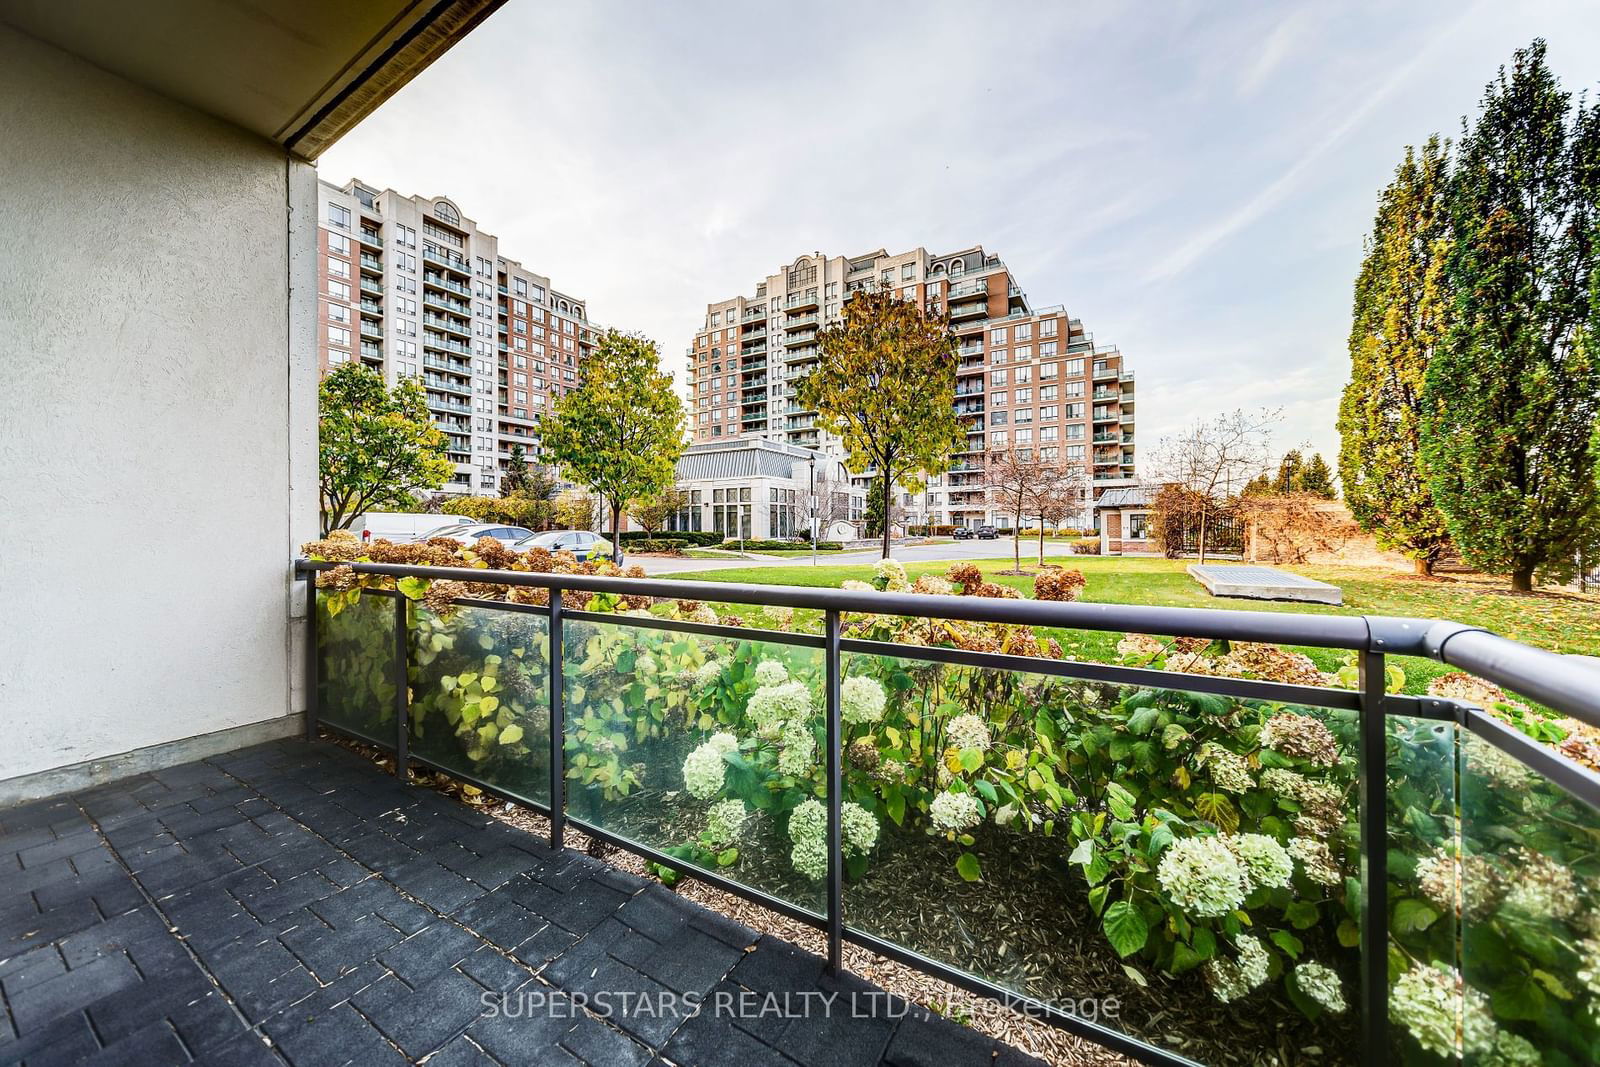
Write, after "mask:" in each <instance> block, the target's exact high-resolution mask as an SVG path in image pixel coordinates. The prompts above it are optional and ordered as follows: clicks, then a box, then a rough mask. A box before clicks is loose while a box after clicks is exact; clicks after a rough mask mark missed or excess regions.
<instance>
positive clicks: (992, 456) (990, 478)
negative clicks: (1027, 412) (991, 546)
mask: <svg viewBox="0 0 1600 1067" xmlns="http://www.w3.org/2000/svg"><path fill="white" fill-rule="evenodd" d="M1057 467H1058V465H1057V464H1056V463H1054V462H1048V461H1045V460H1041V459H1040V458H1039V457H1038V455H1037V454H1036V453H1035V452H1034V451H1033V449H1031V448H1015V447H1013V448H1008V449H1006V450H1004V451H991V452H989V453H987V454H986V457H985V461H984V478H985V480H986V481H987V482H988V486H989V503H990V504H991V505H992V506H994V507H996V508H999V509H1001V510H1002V511H1003V512H1009V513H1010V514H1011V515H1013V516H1015V517H1016V520H1017V521H1016V523H1015V524H1014V525H1013V526H1012V528H1011V549H1012V556H1013V558H1014V562H1015V566H1014V569H1015V570H1018V571H1020V570H1021V569H1022V520H1023V518H1024V517H1025V516H1028V515H1033V514H1035V513H1036V503H1037V500H1038V498H1039V494H1040V493H1042V492H1045V491H1047V490H1048V488H1049V487H1050V486H1051V485H1052V484H1053V483H1054V480H1055V477H1056V473H1055V472H1056V470H1057ZM1040 551H1041V553H1042V552H1043V548H1042V546H1041V548H1040Z"/></svg>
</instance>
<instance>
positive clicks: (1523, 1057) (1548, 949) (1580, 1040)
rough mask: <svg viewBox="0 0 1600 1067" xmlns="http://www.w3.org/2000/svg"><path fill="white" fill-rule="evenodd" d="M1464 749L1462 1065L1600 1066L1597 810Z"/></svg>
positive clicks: (1502, 761)
mask: <svg viewBox="0 0 1600 1067" xmlns="http://www.w3.org/2000/svg"><path fill="white" fill-rule="evenodd" d="M1462 751H1463V756H1464V759H1463V762H1462V771H1461V823H1462V857H1461V877H1460V901H1461V913H1462V920H1463V933H1462V977H1463V979H1464V983H1463V989H1462V998H1463V1003H1462V1027H1461V1031H1460V1033H1461V1042H1462V1050H1463V1053H1464V1060H1465V1062H1466V1063H1468V1064H1549V1065H1552V1067H1568V1065H1576V1064H1592V1063H1597V1062H1600V810H1597V809H1596V808H1594V807H1591V806H1590V805H1589V804H1588V803H1585V802H1584V801H1582V800H1579V799H1578V798H1577V797H1575V796H1573V795H1572V794H1570V793H1568V792H1567V790H1566V789H1565V788H1563V787H1562V786H1561V785H1559V784H1557V783H1556V782H1554V781H1551V780H1550V779H1548V778H1546V777H1543V776H1542V775H1539V774H1536V773H1534V772H1532V771H1530V770H1528V769H1527V767H1526V766H1525V765H1523V764H1522V763H1521V762H1519V761H1518V760H1517V759H1516V758H1515V757H1514V756H1512V755H1509V754H1508V753H1506V752H1505V751H1502V750H1501V749H1500V748H1499V747H1497V746H1496V745H1494V744H1492V743H1491V742H1489V741H1488V740H1485V739H1484V738H1483V737H1480V736H1478V735H1477V734H1476V733H1467V734H1466V735H1465V737H1464V740H1463V745H1462Z"/></svg>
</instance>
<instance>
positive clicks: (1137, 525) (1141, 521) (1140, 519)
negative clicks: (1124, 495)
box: [1128, 513, 1149, 541]
mask: <svg viewBox="0 0 1600 1067" xmlns="http://www.w3.org/2000/svg"><path fill="white" fill-rule="evenodd" d="M1148 519H1149V516H1148V515H1145V514H1143V513H1140V514H1138V515H1129V516H1128V538H1129V540H1132V541H1143V540H1144V539H1145V532H1144V531H1145V522H1146V520H1148Z"/></svg>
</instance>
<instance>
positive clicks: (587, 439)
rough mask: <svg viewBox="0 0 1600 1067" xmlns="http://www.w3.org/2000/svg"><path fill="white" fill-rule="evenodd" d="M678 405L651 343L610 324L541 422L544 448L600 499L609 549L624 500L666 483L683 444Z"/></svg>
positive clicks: (615, 542) (616, 544)
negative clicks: (574, 384)
mask: <svg viewBox="0 0 1600 1067" xmlns="http://www.w3.org/2000/svg"><path fill="white" fill-rule="evenodd" d="M684 429H685V424H684V415H683V405H682V403H681V402H680V401H679V400H678V393H677V391H676V390H675V389H674V388H673V387H672V376H671V375H670V374H667V373H666V372H665V371H663V370H662V369H661V358H660V355H659V353H658V352H657V351H656V345H655V342H653V341H650V340H647V339H645V338H644V337H641V336H639V335H637V334H625V333H622V332H620V331H618V330H607V331H606V332H605V334H604V335H603V336H602V337H601V338H600V343H599V344H598V345H597V346H596V347H595V351H594V354H593V355H592V356H590V357H589V358H588V359H587V360H586V361H584V365H583V383H582V384H581V385H579V386H578V388H577V389H575V390H573V391H572V392H570V393H568V394H567V395H566V396H564V397H562V398H561V401H560V403H558V404H557V405H556V409H555V414H554V416H553V417H552V418H548V419H545V420H544V426H543V429H542V431H541V432H542V436H543V439H544V446H545V450H546V452H547V453H548V454H549V455H550V457H551V458H552V459H553V460H554V461H555V462H556V463H558V464H559V465H560V466H561V468H562V469H563V470H564V471H566V473H567V476H568V477H570V478H571V479H572V480H573V481H575V482H578V483H580V484H582V485H585V486H588V487H589V488H590V489H592V490H593V491H594V492H596V493H598V494H599V495H600V496H602V497H603V498H604V499H605V502H606V504H607V506H608V507H609V508H610V511H611V530H612V534H613V537H612V546H613V553H614V556H615V557H616V558H620V557H621V553H622V546H621V542H620V540H619V539H618V538H617V537H616V534H617V533H618V532H619V530H620V527H621V523H622V509H623V507H624V505H625V503H626V502H627V501H629V500H633V499H636V498H639V497H644V496H650V495H652V494H655V493H659V492H661V491H663V490H665V489H667V488H670V487H671V485H672V484H673V481H674V479H675V478H676V477H677V462H678V457H679V456H681V455H682V454H683V448H684Z"/></svg>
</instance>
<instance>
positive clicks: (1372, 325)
mask: <svg viewBox="0 0 1600 1067" xmlns="http://www.w3.org/2000/svg"><path fill="white" fill-rule="evenodd" d="M1448 179H1449V174H1448V163H1447V159H1446V148H1445V147H1444V146H1443V145H1441V144H1440V142H1439V139H1438V138H1437V137H1432V138H1429V140H1428V142H1427V143H1426V144H1424V145H1423V146H1422V152H1421V154H1420V155H1419V154H1418V153H1417V152H1416V151H1415V150H1413V149H1411V148H1407V149H1406V155H1405V160H1404V161H1403V162H1402V163H1401V164H1400V166H1399V167H1398V168H1396V170H1395V176H1394V181H1392V182H1390V184H1389V186H1388V187H1387V188H1386V189H1384V191H1383V193H1382V195H1381V196H1380V197H1379V200H1378V214H1377V218H1376V219H1375V220H1374V222H1373V225H1372V236H1371V237H1370V238H1369V239H1368V240H1367V245H1366V257H1365V258H1364V259H1363V260H1362V263H1361V273H1360V274H1359V276H1358V277H1357V278H1356V286H1355V308H1354V312H1353V314H1352V321H1351V325H1350V382H1349V384H1348V385H1346V386H1345V390H1344V397H1343V399H1342V400H1341V402H1340V404H1339V439H1340V443H1339V476H1340V480H1341V481H1342V482H1343V483H1344V498H1345V502H1346V504H1348V505H1349V507H1350V511H1351V513H1352V514H1353V515H1354V516H1355V519H1356V521H1357V522H1358V523H1360V524H1361V526H1362V527H1363V528H1365V529H1366V530H1369V531H1371V533H1372V534H1373V535H1374V536H1375V537H1376V538H1377V541H1378V544H1379V545H1381V546H1382V547H1384V548H1389V549H1394V550H1395V551H1398V552H1401V553H1403V554H1405V555H1406V556H1408V557H1410V559H1411V560H1412V561H1413V563H1414V565H1415V567H1416V570H1417V573H1418V574H1430V573H1432V571H1433V564H1434V562H1435V561H1436V560H1437V559H1438V558H1439V556H1440V554H1441V553H1442V552H1443V551H1444V549H1445V547H1446V546H1447V545H1448V544H1449V542H1450V532H1449V528H1448V527H1447V525H1446V523H1445V517H1444V513H1443V512H1441V511H1440V510H1439V507H1438V505H1437V504H1436V503H1435V502H1434V497H1433V491H1432V489H1431V487H1430V481H1431V479H1430V474H1429V470H1428V462H1427V458H1426V456H1425V453H1424V450H1423V445H1422V394H1423V386H1424V381H1425V378H1426V375H1427V370H1428V364H1429V362H1430V361H1431V360H1432V359H1433V356H1434V353H1435V352H1436V351H1437V349H1438V346H1439V344H1440V342H1441V341H1442V339H1443V337H1444V334H1445V331H1446V330H1447V328H1448V326H1449V323H1450V316H1451V314H1452V302H1451V299H1450V292H1449V287H1448V282H1447V280H1446V276H1445V261H1446V258H1447V256H1448V252H1449V247H1450V237H1449V235H1450V224H1449V217H1448V214H1447V212H1446V205H1445V194H1446V189H1447V184H1448ZM1319 458H1320V457H1319ZM1329 481H1330V483H1331V479H1330V480H1329ZM1328 489H1329V490H1330V493H1329V495H1330V496H1331V495H1332V494H1331V489H1332V485H1331V484H1329V486H1328Z"/></svg>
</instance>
